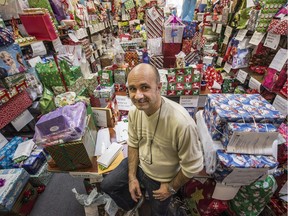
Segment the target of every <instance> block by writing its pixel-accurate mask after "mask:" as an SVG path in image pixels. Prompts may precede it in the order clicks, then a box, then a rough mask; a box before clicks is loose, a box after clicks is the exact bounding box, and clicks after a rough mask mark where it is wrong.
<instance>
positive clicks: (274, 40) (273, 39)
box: [264, 32, 281, 50]
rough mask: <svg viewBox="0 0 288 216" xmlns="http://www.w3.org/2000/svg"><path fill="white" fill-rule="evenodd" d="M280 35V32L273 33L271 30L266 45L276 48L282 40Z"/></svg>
mask: <svg viewBox="0 0 288 216" xmlns="http://www.w3.org/2000/svg"><path fill="white" fill-rule="evenodd" d="M280 37H281V35H279V34H273V33H271V32H268V34H267V36H266V39H265V42H264V46H266V47H269V48H271V49H274V50H276V49H277V47H278V45H279V42H280Z"/></svg>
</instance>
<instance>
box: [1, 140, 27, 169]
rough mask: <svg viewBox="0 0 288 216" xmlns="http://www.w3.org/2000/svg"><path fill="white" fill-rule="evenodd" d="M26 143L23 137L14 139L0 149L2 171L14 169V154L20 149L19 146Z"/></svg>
mask: <svg viewBox="0 0 288 216" xmlns="http://www.w3.org/2000/svg"><path fill="white" fill-rule="evenodd" d="M22 142H24V140H23V139H22V138H21V137H17V136H15V137H13V139H12V140H10V142H8V143H7V144H6V145H4V146H3V147H2V148H1V149H0V157H1V160H0V168H1V169H9V168H13V160H12V159H13V156H14V153H15V151H16V149H17V147H18V144H20V143H22Z"/></svg>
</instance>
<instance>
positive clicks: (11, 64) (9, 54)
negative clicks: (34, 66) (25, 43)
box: [0, 44, 27, 76]
mask: <svg viewBox="0 0 288 216" xmlns="http://www.w3.org/2000/svg"><path fill="white" fill-rule="evenodd" d="M0 67H1V68H4V69H5V70H6V71H7V75H8V76H11V75H14V74H17V73H23V72H25V71H26V70H27V64H26V62H25V60H24V58H23V56H22V51H21V49H20V46H19V45H18V44H11V45H9V46H5V47H0Z"/></svg>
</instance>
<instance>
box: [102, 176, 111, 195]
mask: <svg viewBox="0 0 288 216" xmlns="http://www.w3.org/2000/svg"><path fill="white" fill-rule="evenodd" d="M107 177H108V176H106V177H105V178H104V179H103V180H102V182H101V184H100V188H101V191H102V192H105V193H107V194H109V188H111V185H110V184H109V181H108V180H107Z"/></svg>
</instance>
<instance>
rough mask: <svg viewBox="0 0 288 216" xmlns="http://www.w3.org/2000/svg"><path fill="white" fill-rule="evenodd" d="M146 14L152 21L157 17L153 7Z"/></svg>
mask: <svg viewBox="0 0 288 216" xmlns="http://www.w3.org/2000/svg"><path fill="white" fill-rule="evenodd" d="M147 12H148V14H149V16H150V18H151V19H152V20H153V21H154V20H156V19H157V18H158V17H159V13H158V12H157V10H156V8H155V7H152V8H150V9H149V10H148V11H147Z"/></svg>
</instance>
